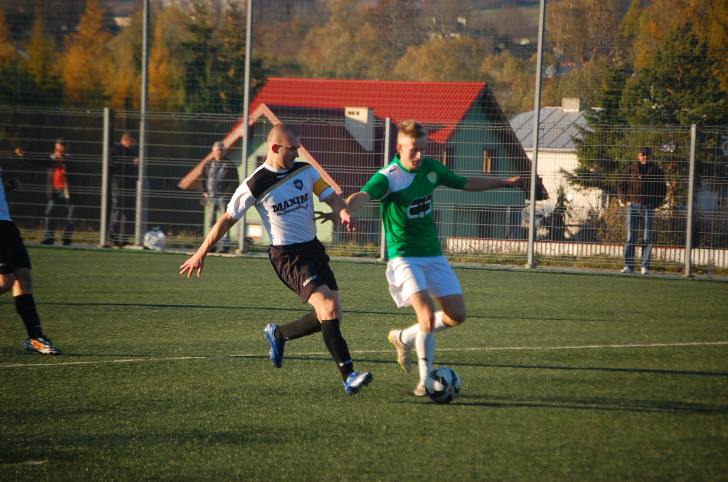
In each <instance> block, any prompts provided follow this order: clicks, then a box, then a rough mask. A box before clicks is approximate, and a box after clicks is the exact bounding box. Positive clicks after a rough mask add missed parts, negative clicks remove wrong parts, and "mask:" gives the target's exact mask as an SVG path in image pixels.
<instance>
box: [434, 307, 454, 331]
mask: <svg viewBox="0 0 728 482" xmlns="http://www.w3.org/2000/svg"><path fill="white" fill-rule="evenodd" d="M444 315H445V314H444V313H443V312H442V311H436V312H435V327H434V328H433V330H432V332H433V333H436V332H438V331H442V330H447V329H448V328H450V325H446V324H445V322H444V321H442V318H443V316H444Z"/></svg>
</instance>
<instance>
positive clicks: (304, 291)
mask: <svg viewBox="0 0 728 482" xmlns="http://www.w3.org/2000/svg"><path fill="white" fill-rule="evenodd" d="M300 147H301V146H300V142H299V139H298V134H297V133H296V132H295V131H294V130H293V129H291V128H289V127H286V126H284V125H283V124H277V125H275V126H273V127H272V128H271V130H270V132H269V133H268V154H267V157H266V161H265V163H263V164H262V165H261V166H260V167H259V168H257V169H256V170H255V172H253V174H252V175H251V176H249V177H248V178H246V179H245V180H244V181H243V182H242V184H240V186H239V187H238V189H237V190H236V191H235V194H233V196H232V199H231V200H230V202H229V203H228V206H227V212H226V213H225V214H224V215H223V216H221V217H220V218H219V219H218V221H217V223H216V224H215V226H213V228H212V229H211V230H210V232H209V234H208V235H207V237H206V238H205V240H204V241H203V242H202V245H200V247H199V249H198V250H197V252H196V253H195V254H194V255H192V256H191V257H190V258H189V259H188V260H187V261H185V262H184V263H183V264H182V265H181V266H180V274H186V275H187V277H188V278H189V277H191V276H192V274H193V273H196V274H197V277H200V275H201V274H202V270H203V268H204V260H205V256H207V253H208V252H209V251H210V249H211V248H212V247H213V246H214V245H215V243H216V242H217V241H219V240H220V239H221V238H222V237H223V236H224V235H225V233H227V232H228V231H229V230H230V228H231V227H232V226H233V225H234V224H235V223H236V222H237V220H238V219H240V218H241V217H242V216H243V215H244V214H245V212H246V211H247V210H248V209H249V208H251V207H253V206H255V208H256V209H257V211H258V213H259V214H260V218H261V220H262V221H263V224H264V226H265V228H266V231H268V234H269V236H270V238H271V243H272V244H271V246H270V247H269V250H268V253H269V257H270V261H271V264H272V265H273V268H274V269H275V271H276V274H277V275H278V277H279V278H280V279H281V281H283V283H284V284H285V285H286V286H288V288H290V289H291V290H292V291H293V292H294V293H296V294H297V295H298V296H299V297H300V298H301V300H302V301H303V302H304V303H308V304H310V305H311V306H312V307H313V309H314V311H313V312H309V313H307V314H305V315H303V316H302V317H301V318H299V319H297V320H295V321H292V322H290V323H287V324H284V325H280V326H279V325H277V324H275V323H269V324H268V325H267V326H266V327H265V330H264V333H265V336H266V339H267V340H268V343H269V344H270V357H271V360H272V361H273V364H274V365H275V366H276V368H280V367H281V365H282V364H283V352H284V348H285V343H286V342H287V341H289V340H294V339H296V338H301V337H303V336H308V335H311V334H313V333H317V332H319V331H320V332H322V334H323V338H324V343H325V344H326V347H327V348H328V350H329V352H330V353H331V356H332V358H333V359H334V361H335V362H336V364H337V366H338V368H339V371H340V373H341V377H342V379H343V381H344V390H345V391H346V393H349V394H355V393H358V392H359V391H360V390H361V388H362V387H365V386H367V385H368V384H369V383H370V382H371V381H372V375H371V373H369V372H356V371H354V364H353V362H352V359H351V355H350V354H349V348H348V346H347V343H346V341H345V340H344V337H343V336H342V334H341V329H340V323H341V304H340V302H339V292H338V286H337V284H336V278H335V277H334V273H333V272H332V271H331V268H330V267H329V257H328V256H327V255H326V250H325V248H324V246H323V244H321V242H320V241H319V240H318V239H317V238H316V223H315V221H314V211H313V196H314V195H316V196H318V198H319V199H320V200H321V201H323V202H325V203H326V204H328V205H329V206H330V207H331V209H332V211H333V212H334V213H335V214H336V216H337V217H338V218H339V220H340V221H341V223H342V224H344V225H345V226H346V228H347V229H349V230H351V229H353V219H352V217H351V215H350V214H349V211H348V210H347V208H346V203H345V202H344V200H343V199H342V198H341V196H339V195H338V194H337V193H336V192H335V191H334V190H333V189H332V188H331V187H330V186H329V185H328V184H327V183H326V181H325V180H324V179H322V178H321V176H320V174H319V173H318V171H316V169H314V168H313V166H311V165H310V164H308V163H306V162H302V161H297V160H296V157H297V155H298V149H299V148H300Z"/></svg>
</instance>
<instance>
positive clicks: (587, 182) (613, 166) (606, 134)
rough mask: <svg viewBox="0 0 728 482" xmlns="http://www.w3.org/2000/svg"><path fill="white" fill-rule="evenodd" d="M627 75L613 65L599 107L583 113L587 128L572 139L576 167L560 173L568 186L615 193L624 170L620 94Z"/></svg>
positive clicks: (582, 129) (623, 124)
mask: <svg viewBox="0 0 728 482" xmlns="http://www.w3.org/2000/svg"><path fill="white" fill-rule="evenodd" d="M626 77H627V76H626V73H625V70H624V69H623V68H620V67H619V66H615V67H613V68H612V69H611V72H610V75H609V77H608V79H607V82H606V83H605V85H604V87H603V89H602V91H601V95H600V98H599V100H598V104H599V105H601V107H600V108H598V109H596V110H589V111H587V112H586V114H585V115H586V119H587V122H588V127H586V128H579V135H578V136H577V137H576V138H575V139H574V142H575V144H576V152H577V156H578V158H579V165H578V166H577V168H576V169H574V174H571V173H569V172H567V171H562V174H563V175H564V176H566V178H567V180H568V181H569V183H570V184H573V185H576V186H580V187H584V188H598V189H601V190H602V191H604V192H605V193H607V194H615V193H616V192H617V180H618V176H619V172H620V171H621V169H623V167H624V163H623V162H622V159H624V157H625V155H626V153H625V152H624V148H623V146H624V144H625V138H624V134H625V130H624V126H625V123H626V119H625V117H624V115H623V114H622V108H621V102H622V92H623V91H624V88H625V83H626Z"/></svg>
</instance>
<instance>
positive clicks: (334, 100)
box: [250, 77, 487, 143]
mask: <svg viewBox="0 0 728 482" xmlns="http://www.w3.org/2000/svg"><path fill="white" fill-rule="evenodd" d="M486 90H487V87H486V85H485V84H484V83H482V82H406V81H389V80H334V79H295V78H280V77H271V78H269V79H268V80H267V82H266V84H265V85H264V86H263V87H262V88H261V89H260V91H259V92H258V94H257V95H256V96H255V99H253V102H252V104H251V107H250V108H251V111H252V110H255V108H256V107H257V106H258V105H259V104H261V103H263V104H266V105H268V106H269V107H270V108H271V109H273V110H275V107H276V106H285V107H303V108H310V109H342V110H343V109H344V107H351V106H361V107H369V108H370V109H372V110H373V111H374V115H375V116H376V117H378V118H380V119H384V118H386V117H390V118H391V119H392V122H394V123H399V122H401V121H403V120H406V119H417V121H419V122H421V123H423V124H429V125H435V126H438V127H436V128H435V130H434V131H430V133H429V137H430V139H431V140H432V141H434V142H439V143H444V142H447V141H448V139H449V138H450V136H451V135H452V133H453V131H454V130H455V128H456V127H457V124H458V123H459V122H460V121H461V120H462V119H463V117H464V116H465V114H466V113H467V112H468V110H469V109H470V108H471V107H473V106H475V105H476V104H477V102H478V99H479V98H480V97H481V95H482V94H483V92H484V91H486Z"/></svg>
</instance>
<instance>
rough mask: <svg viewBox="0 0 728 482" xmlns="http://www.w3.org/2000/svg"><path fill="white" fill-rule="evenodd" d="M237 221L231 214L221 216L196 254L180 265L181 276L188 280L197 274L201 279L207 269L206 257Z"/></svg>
mask: <svg viewBox="0 0 728 482" xmlns="http://www.w3.org/2000/svg"><path fill="white" fill-rule="evenodd" d="M237 221H238V220H237V219H235V218H234V217H232V216H231V215H230V214H229V213H225V214H223V215H222V216H220V219H218V220H217V222H216V223H215V225H214V226H213V227H212V229H211V230H210V232H209V233H208V234H207V237H206V238H205V240H204V241H203V242H202V244H201V245H200V247H199V248H198V249H197V251H196V252H195V254H193V255H192V256H190V257H189V258H188V259H187V261H185V262H184V263H182V265H180V267H179V274H181V275H185V274H186V275H187V278H188V279H189V278H191V277H192V274H193V273H196V274H197V277H198V278H199V277H201V276H202V270H203V269H204V267H205V256H207V253H209V252H210V248H212V247H213V246H214V245H215V243H217V242H218V241H220V239H222V237H223V236H225V233H227V232H228V231H230V228H232V227H233V225H234V224H235V223H236V222H237Z"/></svg>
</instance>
